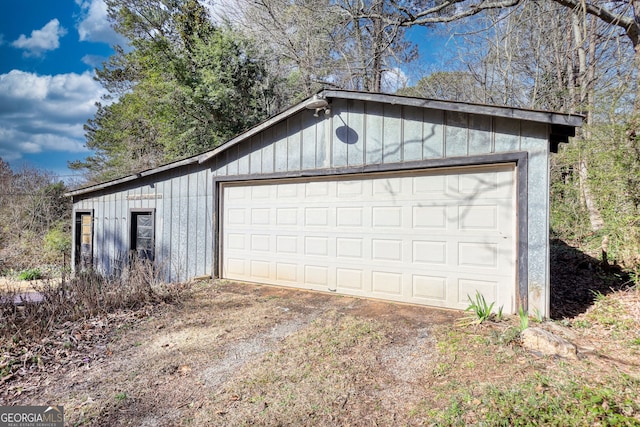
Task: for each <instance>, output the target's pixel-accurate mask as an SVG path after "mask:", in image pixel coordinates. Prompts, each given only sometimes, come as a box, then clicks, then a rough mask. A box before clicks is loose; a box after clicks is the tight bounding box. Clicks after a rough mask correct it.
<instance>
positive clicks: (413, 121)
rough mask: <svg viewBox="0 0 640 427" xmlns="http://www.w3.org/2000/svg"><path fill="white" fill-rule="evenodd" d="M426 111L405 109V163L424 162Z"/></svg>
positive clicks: (412, 108)
mask: <svg viewBox="0 0 640 427" xmlns="http://www.w3.org/2000/svg"><path fill="white" fill-rule="evenodd" d="M423 112H424V109H422V108H417V107H406V108H405V109H404V132H403V158H404V161H405V162H410V161H412V160H422V141H423V139H424V137H423V130H424V127H425V123H424V117H423Z"/></svg>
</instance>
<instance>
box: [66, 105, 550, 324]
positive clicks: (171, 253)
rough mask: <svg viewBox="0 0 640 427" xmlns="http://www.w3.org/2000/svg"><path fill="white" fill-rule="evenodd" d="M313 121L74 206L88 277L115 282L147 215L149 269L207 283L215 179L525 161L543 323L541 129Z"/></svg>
mask: <svg viewBox="0 0 640 427" xmlns="http://www.w3.org/2000/svg"><path fill="white" fill-rule="evenodd" d="M313 113H314V112H313V111H310V110H306V109H302V110H299V111H297V112H295V113H293V114H290V115H288V116H286V117H284V118H283V120H281V121H279V122H277V123H274V124H273V125H271V126H267V127H265V128H264V129H262V130H260V131H259V132H254V133H248V136H247V137H246V138H244V139H242V140H239V141H236V142H235V143H233V144H229V146H228V147H227V148H226V149H223V150H220V151H219V152H217V154H215V156H212V157H209V158H208V159H207V160H206V161H205V162H204V163H202V164H198V163H191V164H189V165H183V166H177V167H174V168H171V169H169V170H165V171H162V172H159V173H154V174H149V175H148V176H143V177H142V178H141V179H138V180H132V181H129V182H126V183H122V184H117V185H114V186H111V187H107V188H104V189H100V190H96V191H92V192H90V193H86V194H83V195H81V196H76V199H75V203H74V209H75V210H83V209H89V210H93V213H94V228H93V230H94V258H95V260H94V263H95V267H96V268H97V269H98V270H101V271H104V272H106V273H110V272H113V270H114V268H115V267H117V263H118V260H119V259H122V256H123V255H124V254H126V253H127V252H128V249H129V234H128V233H129V224H128V223H127V221H128V220H129V218H128V217H129V212H130V210H131V209H140V208H146V209H155V232H156V248H155V253H156V260H157V261H158V262H159V263H160V264H161V265H162V266H164V267H165V268H166V269H167V271H168V274H167V279H169V280H185V279H189V278H192V277H195V276H200V275H211V274H213V271H212V267H213V266H212V263H213V259H214V254H213V253H212V251H213V250H214V249H213V248H214V245H215V243H214V241H213V239H214V230H213V224H214V220H215V215H216V213H215V212H214V206H215V203H216V202H215V201H214V197H217V195H215V190H216V189H215V188H214V179H216V178H217V179H225V180H229V179H233V177H237V178H238V179H239V180H244V179H260V178H261V177H265V178H266V177H269V176H271V177H274V176H281V175H284V174H287V173H290V174H291V175H296V174H304V172H305V171H318V173H321V174H323V175H331V174H343V173H350V172H357V170H358V168H360V167H362V168H364V167H367V166H373V165H382V166H386V167H387V169H385V170H387V171H388V170H393V169H394V168H395V167H396V165H397V167H398V169H403V168H404V169H406V168H407V167H411V163H412V162H415V163H416V164H418V163H419V162H422V163H424V162H425V161H430V160H438V159H450V158H451V159H453V158H456V159H459V158H464V157H468V158H469V159H470V160H471V159H473V157H474V156H487V155H489V156H490V155H492V154H496V155H497V154H500V153H517V152H526V153H527V156H528V160H527V162H528V180H527V181H528V183H529V186H528V193H527V195H524V197H526V200H527V203H528V205H527V212H528V213H527V215H528V216H527V223H528V232H527V233H528V235H527V236H519V237H518V238H519V239H520V240H522V239H526V242H527V243H526V247H527V250H526V257H527V260H528V289H529V304H530V308H537V309H539V310H540V312H542V313H546V307H548V301H549V265H548V259H549V257H548V243H547V240H548V235H549V224H548V212H549V210H548V207H549V174H548V160H549V135H550V125H549V124H546V123H540V122H534V121H527V120H522V119H512V118H508V117H496V116H488V115H480V114H472V113H468V112H459V111H445V110H439V109H433V108H423V107H417V106H409V105H399V104H393V103H385V102H376V101H369V100H360V99H342V98H333V99H332V100H331V104H330V114H328V115H326V116H325V114H324V112H323V111H320V114H319V116H318V117H315V116H314V114H313ZM440 163H441V166H444V165H445V162H440ZM521 196H522V195H521ZM518 214H520V213H518ZM514 286H516V284H514ZM546 314H548V313H546Z"/></svg>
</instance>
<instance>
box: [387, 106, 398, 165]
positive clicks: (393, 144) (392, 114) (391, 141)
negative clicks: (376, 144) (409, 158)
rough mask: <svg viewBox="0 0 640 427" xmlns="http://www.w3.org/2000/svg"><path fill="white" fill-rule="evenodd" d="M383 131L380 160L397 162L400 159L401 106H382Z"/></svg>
mask: <svg viewBox="0 0 640 427" xmlns="http://www.w3.org/2000/svg"><path fill="white" fill-rule="evenodd" d="M383 126H384V131H383V132H382V135H383V138H384V139H383V143H382V162H383V163H398V162H401V161H402V106H400V105H385V106H384V123H383Z"/></svg>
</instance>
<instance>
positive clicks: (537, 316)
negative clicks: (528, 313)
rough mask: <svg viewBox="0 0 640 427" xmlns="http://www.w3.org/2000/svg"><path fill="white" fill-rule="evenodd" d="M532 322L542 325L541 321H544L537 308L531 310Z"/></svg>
mask: <svg viewBox="0 0 640 427" xmlns="http://www.w3.org/2000/svg"><path fill="white" fill-rule="evenodd" d="M533 320H535V322H536V323H542V320H544V317H543V316H542V313H541V312H540V310H538V308H537V307H536V308H534V309H533Z"/></svg>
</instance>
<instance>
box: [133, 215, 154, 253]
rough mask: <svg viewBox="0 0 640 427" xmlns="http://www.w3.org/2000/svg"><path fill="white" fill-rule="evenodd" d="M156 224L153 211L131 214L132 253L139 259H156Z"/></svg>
mask: <svg viewBox="0 0 640 427" xmlns="http://www.w3.org/2000/svg"><path fill="white" fill-rule="evenodd" d="M154 240H155V224H154V215H153V211H134V212H131V247H130V249H131V251H132V252H133V254H134V255H135V256H136V257H137V258H139V259H145V260H149V261H153V259H154V258H155V241H154Z"/></svg>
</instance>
